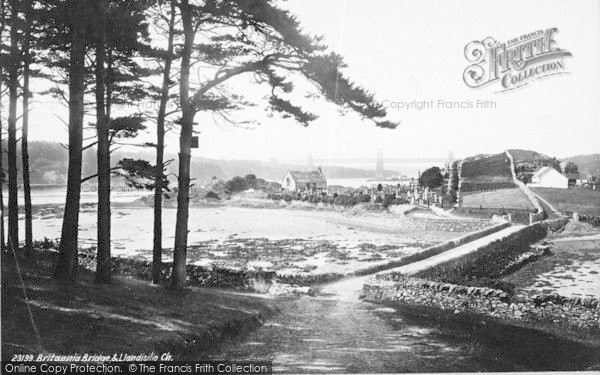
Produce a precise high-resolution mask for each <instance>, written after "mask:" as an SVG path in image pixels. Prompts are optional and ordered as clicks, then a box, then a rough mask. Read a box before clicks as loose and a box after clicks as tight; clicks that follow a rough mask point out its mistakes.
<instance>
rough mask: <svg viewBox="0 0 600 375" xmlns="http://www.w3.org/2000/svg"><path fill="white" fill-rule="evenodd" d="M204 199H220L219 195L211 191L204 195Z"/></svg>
mask: <svg viewBox="0 0 600 375" xmlns="http://www.w3.org/2000/svg"><path fill="white" fill-rule="evenodd" d="M204 198H206V199H221V197H219V194H217V193H215V192H214V191H212V190H210V191H209V192H208V193H206V195H205V196H204Z"/></svg>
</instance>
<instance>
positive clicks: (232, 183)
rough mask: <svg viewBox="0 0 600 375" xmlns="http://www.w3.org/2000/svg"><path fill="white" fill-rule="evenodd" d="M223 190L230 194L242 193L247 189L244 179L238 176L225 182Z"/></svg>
mask: <svg viewBox="0 0 600 375" xmlns="http://www.w3.org/2000/svg"><path fill="white" fill-rule="evenodd" d="M225 188H226V189H227V190H229V191H230V192H232V193H235V192H238V191H244V190H247V189H248V183H247V182H246V179H245V178H243V177H240V176H235V177H234V178H232V179H231V180H229V181H227V182H225Z"/></svg>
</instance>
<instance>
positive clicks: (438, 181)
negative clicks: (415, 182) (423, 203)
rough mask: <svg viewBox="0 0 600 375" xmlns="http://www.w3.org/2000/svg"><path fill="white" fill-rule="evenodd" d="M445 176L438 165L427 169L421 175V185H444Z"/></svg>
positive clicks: (430, 186)
mask: <svg viewBox="0 0 600 375" xmlns="http://www.w3.org/2000/svg"><path fill="white" fill-rule="evenodd" d="M443 181H444V177H443V176H442V172H441V171H440V168H438V167H431V168H429V169H426V170H425V171H424V172H423V173H421V176H420V177H419V185H421V186H423V187H429V188H437V187H440V186H441V185H442V182H443Z"/></svg>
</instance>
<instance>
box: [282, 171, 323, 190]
mask: <svg viewBox="0 0 600 375" xmlns="http://www.w3.org/2000/svg"><path fill="white" fill-rule="evenodd" d="M281 186H282V187H283V188H284V189H286V190H290V191H297V190H306V191H314V190H323V189H326V188H327V179H326V178H325V176H324V175H323V172H322V171H321V168H319V170H317V171H309V172H303V171H288V172H287V173H286V174H285V176H284V177H283V180H281Z"/></svg>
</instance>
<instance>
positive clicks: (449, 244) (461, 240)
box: [299, 222, 510, 285]
mask: <svg viewBox="0 0 600 375" xmlns="http://www.w3.org/2000/svg"><path fill="white" fill-rule="evenodd" d="M509 226H510V223H508V222H502V223H499V224H496V225H493V226H491V227H487V228H483V229H480V230H478V231H475V232H473V233H469V234H466V235H464V236H461V237H458V238H454V239H452V240H449V241H446V242H442V243H439V244H437V245H433V246H430V247H428V248H426V249H423V250H422V251H419V252H417V253H414V254H412V255H409V256H406V257H402V258H400V259H398V260H392V261H390V262H387V263H385V264H379V265H376V266H372V267H367V268H364V269H361V270H359V271H356V272H354V276H363V275H370V274H373V273H376V272H380V271H384V270H389V269H391V268H396V267H400V266H404V265H407V264H410V263H414V262H418V261H421V260H423V259H427V258H430V257H432V256H434V255H438V254H440V253H443V252H444V251H447V250H450V249H453V248H455V247H457V246H460V245H464V244H466V243H468V242H472V241H475V240H478V239H480V238H483V237H485V236H489V235H490V234H492V233H496V232H498V231H500V230H502V229H504V228H508V227H509ZM299 285H302V284H299Z"/></svg>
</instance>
